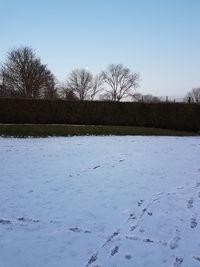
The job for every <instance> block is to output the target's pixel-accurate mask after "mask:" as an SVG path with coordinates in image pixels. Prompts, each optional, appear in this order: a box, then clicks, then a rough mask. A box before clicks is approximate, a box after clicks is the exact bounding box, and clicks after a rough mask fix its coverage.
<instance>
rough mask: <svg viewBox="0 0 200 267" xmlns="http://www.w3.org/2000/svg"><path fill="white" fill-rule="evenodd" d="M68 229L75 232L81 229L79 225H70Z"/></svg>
mask: <svg viewBox="0 0 200 267" xmlns="http://www.w3.org/2000/svg"><path fill="white" fill-rule="evenodd" d="M69 230H70V231H73V232H76V233H80V232H82V229H81V228H80V227H70V228H69Z"/></svg>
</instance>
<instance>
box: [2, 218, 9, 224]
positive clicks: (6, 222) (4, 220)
mask: <svg viewBox="0 0 200 267" xmlns="http://www.w3.org/2000/svg"><path fill="white" fill-rule="evenodd" d="M0 223H1V224H11V221H10V220H6V219H0Z"/></svg>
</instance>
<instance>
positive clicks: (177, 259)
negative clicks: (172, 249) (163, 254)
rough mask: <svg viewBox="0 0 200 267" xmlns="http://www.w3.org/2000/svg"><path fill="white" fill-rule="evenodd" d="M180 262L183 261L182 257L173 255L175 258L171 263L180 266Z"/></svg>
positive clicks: (175, 266)
mask: <svg viewBox="0 0 200 267" xmlns="http://www.w3.org/2000/svg"><path fill="white" fill-rule="evenodd" d="M182 263H183V258H182V257H175V260H174V263H173V267H178V266H181V264H182Z"/></svg>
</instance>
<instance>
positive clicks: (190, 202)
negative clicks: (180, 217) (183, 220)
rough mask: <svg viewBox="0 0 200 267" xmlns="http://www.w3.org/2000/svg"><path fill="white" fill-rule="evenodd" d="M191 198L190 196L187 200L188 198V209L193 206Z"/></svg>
mask: <svg viewBox="0 0 200 267" xmlns="http://www.w3.org/2000/svg"><path fill="white" fill-rule="evenodd" d="M193 202H194V201H193V198H192V197H191V198H190V199H189V200H188V202H187V208H188V209H191V208H193Z"/></svg>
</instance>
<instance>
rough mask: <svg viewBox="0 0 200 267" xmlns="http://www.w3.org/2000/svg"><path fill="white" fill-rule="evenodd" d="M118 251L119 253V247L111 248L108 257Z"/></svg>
mask: <svg viewBox="0 0 200 267" xmlns="http://www.w3.org/2000/svg"><path fill="white" fill-rule="evenodd" d="M118 251H119V246H115V247H114V248H112V250H111V252H110V255H111V256H114V255H115V254H116V253H117V252H118Z"/></svg>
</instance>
